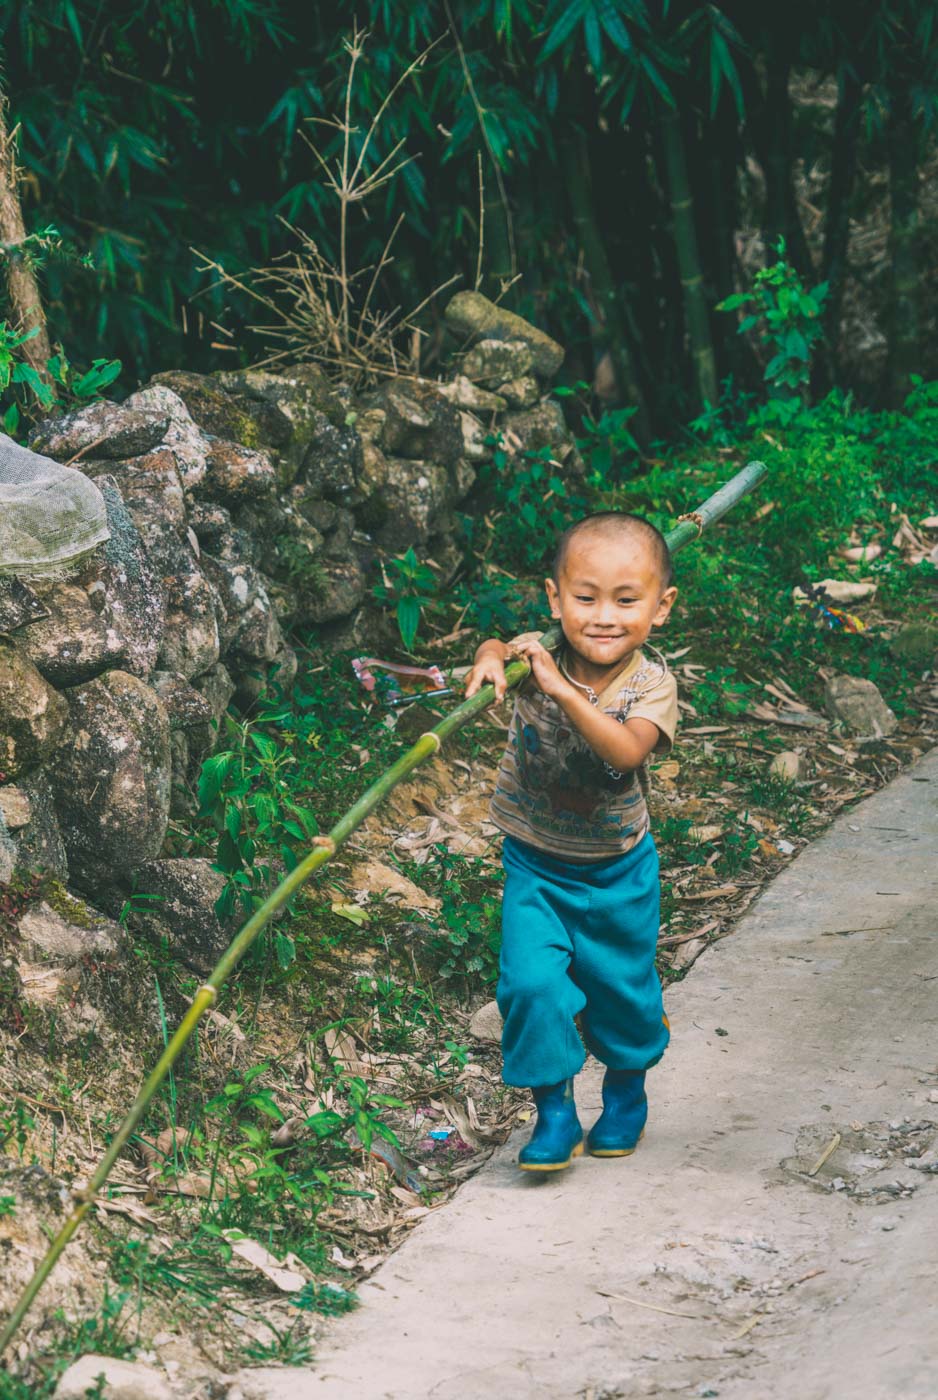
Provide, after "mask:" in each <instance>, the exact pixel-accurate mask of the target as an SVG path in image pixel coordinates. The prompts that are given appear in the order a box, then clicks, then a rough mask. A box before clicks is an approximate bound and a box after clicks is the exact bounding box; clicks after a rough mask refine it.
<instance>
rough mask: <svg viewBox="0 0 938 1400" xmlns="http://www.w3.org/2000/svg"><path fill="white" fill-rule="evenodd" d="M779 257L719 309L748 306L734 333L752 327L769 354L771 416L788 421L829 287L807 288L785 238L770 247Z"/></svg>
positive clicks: (804, 380)
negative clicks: (746, 289)
mask: <svg viewBox="0 0 938 1400" xmlns="http://www.w3.org/2000/svg"><path fill="white" fill-rule="evenodd" d="M775 251H776V252H777V254H778V261H777V262H775V263H773V264H772V266H771V267H764V268H762V269H761V270H760V271H759V272H757V273H756V275H755V278H754V280H753V285H752V291H751V292H740V293H736V294H734V295H733V296H729V297H726V299H725V300H724V301H721V302H720V303H719V305H718V306H717V310H718V311H737V310H740V309H742V308H746V309H748V314H747V315H746V316H744V317H743V319H742V320H741V321H740V323H739V333H740V334H741V335H745V334H746V333H747V332H748V331H756V332H757V333H758V335H759V338H760V340H761V342H762V345H763V347H764V349H765V351H766V353H767V355H768V357H769V358H768V362H767V364H766V366H765V379H766V382H767V383H768V386H769V395H770V402H773V407H774V416H775V417H777V418H781V419H783V420H787V419H788V418H790V417H791V416H793V414H794V413H795V412H797V398H798V396H799V395H803V394H804V393H805V392H806V391H807V387H808V383H809V381H810V377H811V355H812V351H813V349H814V346H815V345H816V343H817V342H818V341H819V340H820V339H821V336H822V335H823V325H822V322H821V312H822V311H823V309H824V302H825V300H826V298H827V292H828V286H827V283H826V282H820V283H819V284H818V285H817V286H816V287H814V288H813V289H812V290H811V291H808V290H807V289H806V288H805V286H804V283H803V281H802V279H801V277H800V276H799V274H798V272H797V271H796V270H795V268H794V267H793V266H792V264H791V263H790V262H789V261H788V259H787V257H786V250H785V240H784V238H780V239H779V240H778V242H777V243H776V245H775Z"/></svg>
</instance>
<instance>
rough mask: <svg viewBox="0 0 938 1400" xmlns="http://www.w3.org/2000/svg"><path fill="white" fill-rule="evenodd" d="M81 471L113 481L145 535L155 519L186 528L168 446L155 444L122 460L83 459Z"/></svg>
mask: <svg viewBox="0 0 938 1400" xmlns="http://www.w3.org/2000/svg"><path fill="white" fill-rule="evenodd" d="M82 470H83V471H84V472H87V474H88V475H89V476H91V477H93V478H94V479H95V480H96V481H98V480H100V479H101V477H102V474H107V479H108V480H113V481H114V483H115V484H116V486H117V488H118V490H119V491H120V494H121V499H122V500H123V502H124V505H125V506H126V507H127V510H128V511H129V512H130V515H131V518H132V519H133V521H134V523H135V525H136V526H137V529H138V530H139V531H140V533H141V534H142V535H143V536H144V538H145V537H146V535H147V533H148V527H149V526H150V525H151V524H152V522H153V521H154V520H160V521H163V522H164V523H166V524H168V525H172V526H173V527H174V528H175V529H177V530H185V528H186V498H185V494H184V492H183V489H182V477H181V476H180V475H179V468H178V466H177V465H176V454H175V453H174V452H172V451H171V450H170V448H168V447H157V448H154V450H153V451H152V452H147V453H145V454H144V455H143V456H141V457H128V458H127V459H126V460H125V461H122V462H106V461H98V460H95V461H88V462H83V463H82Z"/></svg>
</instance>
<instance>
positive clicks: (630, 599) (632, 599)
mask: <svg viewBox="0 0 938 1400" xmlns="http://www.w3.org/2000/svg"><path fill="white" fill-rule="evenodd" d="M619 602H620V603H634V602H635V599H634V598H620V599H619Z"/></svg>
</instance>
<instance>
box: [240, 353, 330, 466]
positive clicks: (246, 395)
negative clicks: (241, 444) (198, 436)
mask: <svg viewBox="0 0 938 1400" xmlns="http://www.w3.org/2000/svg"><path fill="white" fill-rule="evenodd" d="M213 378H214V379H216V380H217V381H218V383H219V384H220V385H221V386H222V388H224V389H226V390H227V392H228V393H229V394H231V395H233V396H234V398H235V399H236V400H237V401H238V402H239V403H241V404H244V405H245V407H246V408H248V409H250V407H251V405H252V404H255V403H261V404H264V405H266V406H267V407H268V409H270V410H273V411H274V412H276V413H277V414H278V415H279V416H280V418H281V419H282V421H283V423H284V424H285V425H286V433H285V436H284V437H283V438H282V440H281V441H278V442H276V443H274V442H273V440H272V439H271V445H272V446H276V447H277V448H278V456H279V462H278V468H279V472H280V478H281V483H282V484H283V485H284V486H289V485H291V484H292V482H293V481H294V479H295V477H296V474H297V472H298V470H299V468H300V466H301V465H302V462H303V458H304V455H305V453H306V450H307V448H308V446H309V444H310V441H311V440H312V438H313V437H314V436H315V435H316V433H317V432H318V431H319V430H320V419H321V416H322V415H325V417H326V418H327V419H328V420H329V422H330V423H332V425H333V426H334V427H336V428H341V427H343V426H344V424H345V420H346V415H347V409H346V407H345V405H344V404H343V402H342V400H341V398H340V397H339V395H338V394H337V393H336V391H335V390H334V389H333V387H332V385H331V384H330V383H329V380H328V379H327V378H326V376H325V374H323V372H322V370H321V369H319V368H318V367H317V366H316V365H296V366H293V367H292V368H290V369H288V370H283V371H282V372H281V373H279V374H274V373H272V372H271V371H270V370H263V369H243V370H223V371H220V372H219V373H218V374H216V375H214V376H213Z"/></svg>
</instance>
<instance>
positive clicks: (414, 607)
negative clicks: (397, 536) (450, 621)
mask: <svg viewBox="0 0 938 1400" xmlns="http://www.w3.org/2000/svg"><path fill="white" fill-rule="evenodd" d="M382 568H383V572H384V582H383V583H378V584H375V587H374V596H375V598H376V599H377V600H378V602H379V603H383V604H384V605H385V607H389V608H393V609H394V614H395V617H396V618H397V627H398V631H399V632H400V634H401V641H402V642H403V644H404V650H405V651H413V649H414V642H415V641H416V640H417V631H418V629H419V627H420V618H421V614H422V613H423V610H424V608H425V607H427V606H428V605H429V604H430V603H432V602H433V599H434V596H435V594H436V592H437V582H436V575H435V574H434V572H433V570H432V569H431V568H430V566H429V564H424V563H422V562H421V561H420V559H418V557H417V555H416V554H415V552H414V547H413V545H411V547H410V548H409V549H408V550H407V552H406V554H402V555H400V556H399V557H398V558H397V559H388V560H387V561H386V562H385V563H384V564H383V565H382Z"/></svg>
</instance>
